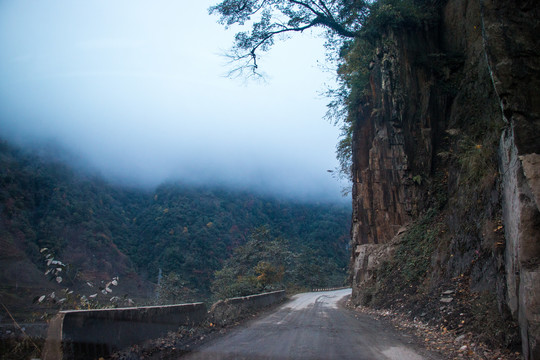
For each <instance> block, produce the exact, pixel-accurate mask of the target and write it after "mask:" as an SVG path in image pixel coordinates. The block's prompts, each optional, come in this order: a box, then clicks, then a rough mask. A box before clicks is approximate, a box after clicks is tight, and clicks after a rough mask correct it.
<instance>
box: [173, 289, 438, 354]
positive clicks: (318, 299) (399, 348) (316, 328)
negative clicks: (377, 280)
mask: <svg viewBox="0 0 540 360" xmlns="http://www.w3.org/2000/svg"><path fill="white" fill-rule="evenodd" d="M350 293H351V289H345V290H337V291H325V292H313V293H305V294H298V295H295V296H294V297H293V298H292V299H291V301H289V302H287V303H285V304H284V305H282V306H281V307H280V308H278V309H277V310H275V311H274V312H272V313H269V314H267V315H265V316H263V317H262V318H260V319H258V320H255V321H252V322H250V323H248V324H246V326H244V327H241V328H237V329H235V330H233V331H231V332H230V333H229V334H227V335H225V336H223V337H221V338H218V339H215V340H214V341H211V342H209V343H207V344H205V345H203V346H202V347H201V348H200V349H198V351H196V352H193V353H191V354H188V355H187V356H186V357H185V358H186V359H190V360H193V359H256V360H263V359H268V360H274V359H276V360H277V359H355V360H372V359H373V360H378V359H400V360H420V359H438V358H437V357H436V356H435V355H434V354H430V353H428V352H427V351H426V350H423V349H421V348H419V347H417V346H415V345H414V343H413V342H412V340H411V338H409V337H407V335H404V334H400V333H398V332H396V331H395V330H394V329H393V328H392V327H391V326H389V325H388V324H385V323H382V322H380V321H377V320H374V319H372V318H370V317H368V316H365V315H361V314H357V313H355V312H354V311H352V310H348V309H345V308H343V307H341V306H338V302H339V301H340V300H342V299H344V298H345V297H346V296H348V295H350ZM183 358H184V357H183Z"/></svg>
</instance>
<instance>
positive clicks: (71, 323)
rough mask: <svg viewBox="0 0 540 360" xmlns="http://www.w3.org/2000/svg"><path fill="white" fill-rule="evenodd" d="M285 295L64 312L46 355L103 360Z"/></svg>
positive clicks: (58, 359) (52, 327)
mask: <svg viewBox="0 0 540 360" xmlns="http://www.w3.org/2000/svg"><path fill="white" fill-rule="evenodd" d="M284 298H285V291H283V290H281V291H274V292H270V293H264V294H258V295H251V296H244V297H238V298H232V299H226V300H220V301H218V302H216V303H215V304H214V305H213V306H212V307H211V309H210V311H208V312H207V308H206V305H205V304H204V303H193V304H179V305H162V306H143V307H132V308H119V309H101V310H73V311H60V312H59V313H58V314H57V315H56V316H55V317H54V318H53V319H52V320H51V322H50V323H49V328H48V331H47V340H46V343H45V348H44V350H43V360H64V359H70V360H72V359H74V360H80V359H81V360H82V359H84V360H86V359H97V358H99V357H104V356H107V355H109V354H112V353H113V352H115V351H117V350H120V349H122V348H125V347H127V346H130V345H133V344H137V343H140V342H143V341H144V340H148V339H155V338H159V337H161V336H163V335H165V334H166V333H167V332H169V331H176V330H178V328H179V327H180V326H193V327H195V326H197V325H199V324H201V323H202V322H203V321H205V320H208V321H210V322H213V323H215V324H217V325H226V324H228V323H230V322H232V321H234V320H235V319H238V318H239V317H241V315H242V314H245V313H252V312H253V311H255V310H259V309H262V308H264V307H266V306H269V305H272V304H275V303H277V302H281V301H283V299H284Z"/></svg>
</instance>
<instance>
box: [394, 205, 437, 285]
mask: <svg viewBox="0 0 540 360" xmlns="http://www.w3.org/2000/svg"><path fill="white" fill-rule="evenodd" d="M436 214H437V212H436V210H435V209H430V210H429V211H428V212H427V213H426V214H425V215H424V216H423V217H422V218H421V219H419V220H418V221H416V222H415V223H414V224H413V225H412V226H411V227H410V228H409V230H408V231H407V233H406V235H405V236H404V237H403V240H402V241H401V243H400V244H399V246H398V248H397V250H396V254H395V259H394V261H395V264H394V266H397V267H398V269H399V270H400V272H401V274H402V275H403V277H404V278H405V280H406V281H407V282H408V283H420V282H421V279H423V278H424V277H425V275H426V273H427V271H428V270H429V265H430V263H431V255H432V253H433V250H434V249H435V246H436V244H437V236H438V235H439V228H438V227H437V226H436V225H435V223H434V218H435V215H436ZM434 225H435V226H434Z"/></svg>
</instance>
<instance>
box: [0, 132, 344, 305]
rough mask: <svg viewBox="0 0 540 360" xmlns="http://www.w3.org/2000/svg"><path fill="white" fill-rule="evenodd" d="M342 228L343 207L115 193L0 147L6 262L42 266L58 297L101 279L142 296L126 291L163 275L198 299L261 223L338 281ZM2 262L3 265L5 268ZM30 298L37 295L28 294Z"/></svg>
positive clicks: (191, 190)
mask: <svg viewBox="0 0 540 360" xmlns="http://www.w3.org/2000/svg"><path fill="white" fill-rule="evenodd" d="M349 221H350V206H348V205H336V204H325V203H320V204H314V203H302V202H295V201H290V200H283V199H281V200H280V199H276V198H272V197H269V196H261V195H254V194H252V193H248V192H240V191H232V190H228V189H220V188H208V187H194V186H184V185H182V184H165V185H162V186H160V187H158V188H157V189H155V190H154V191H152V192H151V191H142V190H140V191H139V190H133V189H125V188H119V187H116V186H112V185H109V184H107V183H105V182H104V181H103V180H100V179H98V178H93V177H90V176H86V175H76V174H75V173H73V171H72V170H71V169H69V168H68V167H67V166H65V165H62V164H61V163H59V162H55V161H50V160H46V159H43V158H40V157H37V156H34V155H31V154H27V153H23V152H22V151H20V150H17V149H15V148H13V147H11V146H9V145H8V144H7V143H4V142H0V222H1V224H2V226H0V240H1V241H2V247H3V256H5V257H6V258H7V259H9V258H10V256H20V254H24V255H25V256H27V257H28V259H29V260H30V263H33V264H35V268H36V269H39V271H37V270H35V272H36V274H37V276H36V277H38V279H36V280H35V281H36V282H39V281H42V282H43V283H44V284H43V285H44V286H50V287H51V289H50V291H49V293H50V292H52V291H56V295H58V294H59V291H61V288H60V286H67V285H69V287H73V286H74V287H75V292H76V293H77V292H79V293H85V294H86V292H85V291H86V290H87V289H85V286H84V284H85V283H86V281H90V282H93V283H100V282H101V281H105V282H107V281H108V280H110V279H111V277H112V276H117V275H118V276H120V277H121V278H122V279H126V281H122V284H121V286H124V287H123V288H122V295H123V294H124V292H125V293H128V294H129V296H130V297H141V296H146V294H147V293H148V291H147V287H146V288H139V287H138V285H133V286H132V287H131V288H129V289H127V288H125V286H128V284H129V281H127V280H128V279H137V276H139V278H138V279H141V278H142V279H143V280H147V281H151V282H152V283H156V282H157V278H158V271H159V269H160V268H161V269H162V270H163V272H164V273H165V274H172V273H174V274H175V275H174V276H178V278H179V279H181V281H182V282H183V283H184V285H183V287H185V288H188V289H189V290H190V291H193V293H190V292H186V293H185V296H187V297H189V298H193V299H198V300H201V299H204V298H205V297H206V296H209V294H210V283H211V281H212V279H213V276H214V272H215V271H217V270H219V269H221V268H222V267H223V263H224V262H225V261H226V260H227V259H228V258H229V257H230V256H231V255H232V254H233V253H234V251H235V249H236V248H237V247H238V246H242V245H245V244H246V242H247V241H248V239H249V238H250V233H251V232H252V230H253V229H256V228H258V227H260V226H262V225H265V224H268V225H269V227H270V228H271V229H272V231H273V232H274V233H275V237H283V238H286V239H288V241H289V246H290V247H291V249H294V250H295V252H300V249H307V250H308V251H313V252H312V254H314V255H316V256H317V257H319V258H318V259H317V260H316V262H321V265H320V266H321V268H322V269H323V270H321V271H328V272H329V276H328V278H332V279H333V278H339V277H344V276H345V273H346V270H345V269H346V267H347V261H348V255H349V254H348V245H349V226H350V223H349ZM45 247H46V248H48V251H50V252H51V253H54V254H55V257H57V258H58V259H62V260H63V261H64V262H65V263H66V264H70V266H67V267H66V268H65V270H63V271H62V273H63V274H62V275H61V277H62V282H61V283H60V284H57V283H56V281H53V282H50V283H47V282H45V281H43V280H44V277H43V273H44V272H45V271H46V270H47V266H46V263H44V262H43V259H42V255H41V254H40V252H39V250H40V249H41V248H45ZM302 251H303V250H302ZM6 264H8V263H7V262H4V261H3V260H2V267H4V266H6ZM255 265H257V263H255V264H253V265H252V267H253V266H255ZM261 266H262V265H261ZM261 269H262V268H261ZM4 273H5V272H2V273H0V274H2V275H0V280H2V281H3V282H5V283H6V284H12V285H13V289H14V288H15V280H14V279H9V278H4V277H2V276H3V274H4ZM137 274H138V275H137ZM265 274H267V275H268V276H270V275H271V274H270V272H266V273H265ZM255 275H256V276H260V275H261V273H259V274H255ZM170 276H173V275H170ZM136 281H140V280H136ZM133 282H135V281H133V280H132V283H133ZM81 283H82V284H83V285H80V284H81ZM139 283H140V282H139ZM78 284H79V285H78ZM144 284H146V285H145V286H148V285H147V284H148V282H143V285H144ZM9 286H11V285H9ZM19 288H20V287H19ZM10 289H11V288H10ZM10 291H11V290H10ZM13 291H15V290H13ZM36 295H40V296H41V294H30V296H29V297H30V299H31V298H33V297H35V296H36ZM88 295H90V294H87V296H88ZM182 296H184V295H182ZM182 296H181V297H182ZM27 297H28V296H27ZM166 298H167V300H166V301H173V300H168V299H170V298H174V296H172V297H168V296H167V297H166ZM134 300H142V299H134ZM152 300H153V299H152Z"/></svg>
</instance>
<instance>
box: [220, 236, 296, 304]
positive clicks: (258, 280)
mask: <svg viewBox="0 0 540 360" xmlns="http://www.w3.org/2000/svg"><path fill="white" fill-rule="evenodd" d="M292 262H293V254H292V252H291V251H290V250H289V244H287V242H286V241H284V240H283V239H281V238H276V237H273V236H271V234H270V229H269V228H268V227H267V226H262V227H259V228H257V229H255V230H254V232H253V234H252V235H251V237H250V239H249V241H248V242H247V243H246V244H245V245H242V246H239V247H237V248H236V249H235V250H234V254H233V256H232V257H231V258H229V259H228V260H227V261H225V263H224V266H223V268H222V269H221V270H219V271H217V272H216V273H215V280H214V282H213V284H212V290H213V292H214V294H215V295H216V296H217V297H218V298H222V299H223V298H228V297H235V296H245V295H252V294H256V293H260V292H263V291H271V290H276V289H281V288H283V285H284V284H283V282H282V281H283V278H284V276H286V275H285V272H290V271H291V267H292ZM287 275H288V274H287Z"/></svg>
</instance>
